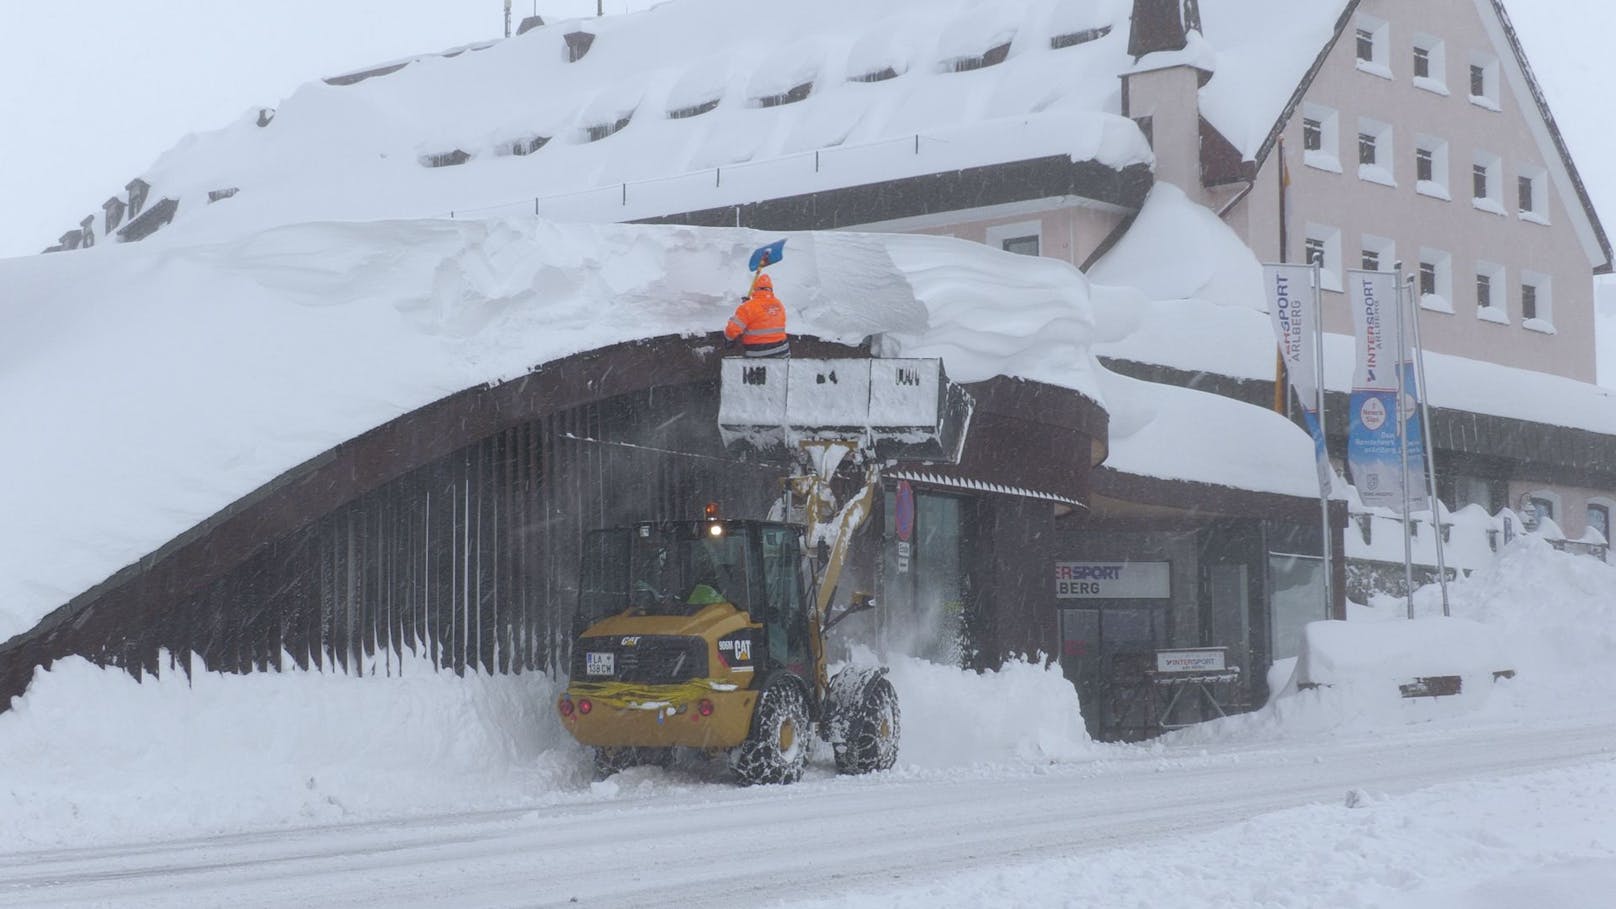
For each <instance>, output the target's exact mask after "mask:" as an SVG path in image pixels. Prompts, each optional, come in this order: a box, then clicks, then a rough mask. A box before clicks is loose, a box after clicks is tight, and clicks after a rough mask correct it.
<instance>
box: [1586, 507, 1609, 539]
mask: <svg viewBox="0 0 1616 909" xmlns="http://www.w3.org/2000/svg"><path fill="white" fill-rule="evenodd" d="M1586 524H1587V528H1588V529H1589V530H1597V531H1599V535H1600V536H1602V537H1604V538H1605V542H1607V543H1608V542H1610V507H1609V506H1606V505H1592V504H1590V505H1589V506H1588V517H1587V520H1586Z"/></svg>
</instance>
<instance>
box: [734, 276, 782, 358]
mask: <svg viewBox="0 0 1616 909" xmlns="http://www.w3.org/2000/svg"><path fill="white" fill-rule="evenodd" d="M724 338H725V339H726V340H728V341H729V342H730V343H731V344H733V343H735V342H736V341H737V340H739V341H740V342H741V344H742V345H743V346H744V347H745V349H746V355H747V356H749V357H789V356H791V342H790V341H789V340H788V339H787V338H786V308H785V306H784V305H782V304H781V303H780V300H779V298H777V297H776V296H775V295H774V282H773V281H770V280H769V276H768V275H765V274H759V275H758V276H757V277H756V278H753V279H752V292H751V293H749V294H747V295H746V298H745V299H743V300H741V305H740V306H739V307H737V308H736V310H735V315H733V316H730V317H729V324H728V325H725V326H724Z"/></svg>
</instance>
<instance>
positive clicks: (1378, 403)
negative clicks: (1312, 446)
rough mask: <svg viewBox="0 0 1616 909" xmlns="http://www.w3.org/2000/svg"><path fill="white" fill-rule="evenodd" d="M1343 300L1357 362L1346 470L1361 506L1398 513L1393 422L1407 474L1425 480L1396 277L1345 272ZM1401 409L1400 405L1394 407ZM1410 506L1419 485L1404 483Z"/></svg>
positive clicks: (1418, 504)
mask: <svg viewBox="0 0 1616 909" xmlns="http://www.w3.org/2000/svg"><path fill="white" fill-rule="evenodd" d="M1347 285H1348V286H1347V296H1348V299H1349V300H1350V301H1351V304H1352V323H1353V329H1354V332H1355V333H1356V335H1357V358H1356V363H1355V364H1354V366H1353V371H1352V401H1351V404H1350V406H1349V410H1350V415H1351V418H1352V420H1351V425H1350V426H1349V427H1348V430H1347V466H1348V469H1349V470H1350V471H1351V472H1352V483H1353V485H1354V486H1356V487H1358V496H1359V498H1361V499H1362V500H1363V503H1364V504H1365V505H1369V506H1378V507H1381V508H1389V509H1391V510H1392V511H1394V512H1396V513H1398V514H1402V512H1403V487H1404V483H1405V479H1406V478H1405V477H1404V475H1403V465H1404V458H1403V453H1402V450H1401V447H1400V445H1401V440H1399V438H1398V434H1397V421H1398V419H1399V417H1400V418H1401V419H1402V422H1403V426H1404V430H1405V432H1406V433H1407V434H1408V435H1407V438H1408V458H1407V464H1408V467H1409V471H1410V473H1413V472H1414V471H1415V470H1418V471H1419V473H1418V474H1417V476H1419V477H1421V478H1423V477H1424V469H1425V453H1424V449H1423V448H1422V447H1421V446H1420V439H1421V435H1420V431H1419V405H1418V398H1417V397H1416V395H1417V393H1418V389H1417V388H1416V387H1415V383H1414V370H1413V368H1412V364H1411V363H1410V362H1409V360H1408V356H1407V353H1406V352H1405V353H1404V354H1403V355H1402V356H1399V355H1398V350H1397V334H1398V325H1397V318H1398V308H1399V305H1400V304H1399V302H1398V299H1397V275H1396V274H1395V273H1394V272H1389V271H1349V272H1347ZM1399 370H1401V372H1402V373H1403V382H1402V392H1403V395H1402V400H1401V402H1399V400H1398V385H1399V383H1398V372H1399ZM1399 405H1401V406H1399ZM1407 482H1408V492H1409V499H1410V508H1411V509H1417V508H1423V507H1424V503H1425V494H1424V492H1423V491H1422V489H1423V486H1424V484H1423V482H1415V481H1414V480H1412V479H1409V480H1407Z"/></svg>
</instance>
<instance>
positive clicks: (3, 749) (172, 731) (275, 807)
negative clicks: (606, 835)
mask: <svg viewBox="0 0 1616 909" xmlns="http://www.w3.org/2000/svg"><path fill="white" fill-rule="evenodd" d="M165 664H166V661H165ZM164 669H165V671H164V673H163V675H162V676H161V677H160V678H155V679H154V678H150V677H148V678H147V679H146V680H145V681H144V682H139V683H137V682H136V681H135V680H134V679H133V678H132V677H131V676H129V675H128V674H126V673H124V672H123V671H122V670H118V669H101V668H99V667H96V666H94V665H92V664H90V663H88V662H86V661H84V660H82V659H79V658H73V659H69V660H63V661H61V662H59V663H57V664H56V665H55V666H54V667H53V668H52V669H51V670H50V671H39V672H37V673H36V675H35V679H34V683H33V686H32V687H31V688H30V689H29V691H28V693H27V694H26V695H25V696H23V697H21V698H17V699H15V700H14V701H13V702H12V708H11V710H10V711H8V712H6V713H0V766H3V767H5V768H6V772H5V775H4V779H3V780H0V806H3V808H0V814H3V815H4V816H5V818H6V820H7V822H6V823H5V824H0V848H20V847H22V846H26V845H37V844H53V843H66V842H76V843H84V842H90V841H117V840H133V839H138V838H140V837H143V836H148V835H170V836H179V835H192V834H196V835H200V834H205V833H214V832H221V831H228V830H240V829H245V828H253V827H262V826H279V825H286V824H305V823H334V822H340V821H347V820H358V819H365V818H369V817H376V816H396V815H407V814H431V813H436V812H451V811H461V810H465V809H466V808H467V807H468V806H473V805H475V806H480V807H488V808H494V807H505V806H513V805H519V804H530V803H531V801H532V799H533V796H534V793H535V791H543V790H556V789H561V788H565V787H573V788H576V787H579V786H582V785H583V784H584V783H585V782H586V781H587V773H588V763H587V761H586V760H585V759H584V756H583V749H582V748H581V747H578V746H576V745H572V744H570V739H568V737H567V736H566V734H565V732H564V731H562V729H561V724H560V721H559V720H558V718H557V717H556V714H555V710H554V708H553V706H552V705H553V704H554V701H555V697H554V695H555V692H556V690H557V689H556V686H555V684H554V682H552V681H551V680H549V679H547V678H546V677H545V676H543V675H540V674H534V673H528V674H524V675H501V676H485V675H478V674H475V673H468V674H467V675H466V676H465V677H463V678H461V677H457V676H455V675H454V674H452V673H448V672H434V671H433V670H432V665H431V663H430V661H427V660H422V659H416V660H406V661H405V662H404V665H403V666H402V668H401V669H399V668H395V672H398V673H399V674H398V675H396V676H394V677H392V678H387V677H358V676H350V675H342V674H334V673H321V672H287V673H254V674H250V675H224V674H218V673H209V672H197V673H194V674H193V675H192V676H191V678H190V679H189V681H188V680H187V679H186V676H185V673H184V672H182V671H180V670H178V669H172V670H170V669H168V668H167V666H166V665H165V667H164Z"/></svg>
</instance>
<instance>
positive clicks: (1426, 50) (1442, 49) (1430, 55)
mask: <svg viewBox="0 0 1616 909" xmlns="http://www.w3.org/2000/svg"><path fill="white" fill-rule="evenodd" d="M1447 70H1448V55H1447V50H1446V45H1445V44H1443V43H1442V40H1441V39H1440V38H1437V37H1436V36H1435V35H1415V36H1414V87H1415V88H1420V89H1424V90H1425V91H1428V92H1434V93H1436V94H1439V95H1446V94H1447V93H1448V84H1447V83H1448V72H1447Z"/></svg>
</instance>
